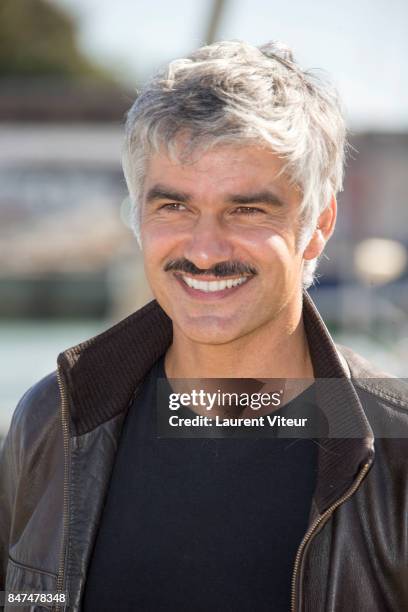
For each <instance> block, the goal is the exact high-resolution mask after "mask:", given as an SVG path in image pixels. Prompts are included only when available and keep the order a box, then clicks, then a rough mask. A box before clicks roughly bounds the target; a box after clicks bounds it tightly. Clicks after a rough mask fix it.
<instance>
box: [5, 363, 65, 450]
mask: <svg viewBox="0 0 408 612" xmlns="http://www.w3.org/2000/svg"><path fill="white" fill-rule="evenodd" d="M59 406H60V391H59V385H58V379H57V373H56V371H55V372H52V373H51V374H48V375H47V376H45V377H44V378H42V379H41V380H40V381H38V382H37V383H35V384H34V385H33V386H32V387H30V388H29V389H28V390H27V391H26V392H25V394H24V395H23V396H22V398H21V399H20V401H19V402H18V404H17V407H16V409H15V410H14V413H13V416H12V419H11V424H10V429H9V432H8V435H7V438H9V439H10V438H11V439H12V443H13V446H14V445H16V446H17V448H18V447H19V448H20V449H21V448H24V449H27V448H30V447H32V446H34V447H35V446H37V444H38V442H39V441H40V440H44V437H46V436H47V434H49V433H50V432H51V431H55V428H56V421H57V420H58V419H59Z"/></svg>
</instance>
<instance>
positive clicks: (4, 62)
mask: <svg viewBox="0 0 408 612" xmlns="http://www.w3.org/2000/svg"><path fill="white" fill-rule="evenodd" d="M407 22H408V4H407V3H406V2H405V0H387V1H386V0H360V1H359V2H355V1H352V0H343V1H342V2H341V3H338V2H334V1H332V0H314V2H313V3H304V2H302V1H301V0H294V1H292V2H288V3H282V2H273V1H270V0H251V1H249V0H215V1H214V0H193V1H191V0H173V1H172V2H167V1H166V0H150V2H136V1H134V0H116V2H111V1H110V0H53V1H52V0H2V2H1V4H0V143H1V146H0V296H1V299H0V364H1V367H0V435H1V433H4V431H5V430H6V428H7V427H8V424H9V420H10V417H11V414H12V411H13V409H14V408H15V405H16V403H17V401H18V399H19V398H20V397H21V395H22V394H23V393H24V391H25V390H26V389H27V388H28V387H29V386H30V385H32V384H33V383H34V382H35V381H36V380H38V379H39V378H41V377H42V376H44V375H46V374H48V373H49V372H50V371H52V370H54V369H55V367H56V357H57V355H58V353H59V352H61V351H62V350H64V349H66V348H68V347H69V346H72V345H74V344H76V343H77V342H79V341H81V340H84V339H86V338H88V337H91V336H93V335H95V334H97V333H99V332H100V331H102V330H104V329H106V328H107V327H109V326H110V325H112V324H113V323H114V322H116V321H118V320H120V319H121V318H123V317H125V316H126V315H128V314H130V313H131V312H132V311H134V310H135V309H137V308H138V307H140V306H141V305H143V304H144V303H145V302H146V301H148V300H149V299H150V293H149V290H148V288H147V286H146V283H145V280H144V276H143V266H142V262H141V256H140V253H139V251H138V247H137V244H136V240H135V239H134V237H133V235H132V233H131V231H130V230H129V228H128V225H127V219H128V208H129V202H128V200H127V191H126V186H125V182H124V178H123V175H122V171H121V166H120V152H121V144H122V135H123V122H124V115H125V112H126V110H127V109H128V108H129V107H130V105H131V103H132V100H133V99H134V97H135V92H136V89H137V87H138V86H140V85H141V84H142V83H143V81H144V80H145V79H146V78H147V77H148V76H149V74H151V73H152V72H153V71H154V70H156V69H157V68H158V67H159V66H160V65H162V64H163V63H165V62H167V61H168V60H170V59H173V58H175V57H177V56H183V55H185V54H186V53H188V52H190V51H191V50H192V49H194V48H196V47H198V46H200V45H201V44H203V43H205V42H213V41H214V40H219V39H232V38H234V39H244V40H247V41H249V42H251V43H253V44H262V43H265V42H266V41H268V40H271V39H273V40H281V41H284V42H286V43H287V44H289V45H290V46H291V47H292V48H293V50H294V52H295V57H297V59H298V60H299V62H300V63H301V65H302V66H304V67H308V68H319V69H320V68H322V69H324V70H325V71H326V72H328V73H329V75H330V77H331V79H332V81H333V82H334V83H335V85H336V86H337V87H338V89H339V90H340V92H341V94H342V97H343V100H344V103H345V107H346V112H347V121H348V125H349V128H350V137H349V140H350V142H351V144H352V149H351V155H349V159H348V164H347V170H346V182H345V190H344V192H343V193H342V194H341V196H340V198H339V221H338V226H337V230H336V233H335V235H334V237H333V238H332V240H331V241H330V243H329V245H328V247H327V249H326V254H325V256H324V258H323V260H322V262H321V265H320V268H319V279H318V283H317V284H316V287H314V288H313V289H311V294H312V296H313V298H314V300H315V301H316V302H317V304H318V306H319V308H320V310H321V312H322V314H323V316H324V318H325V320H326V322H327V323H328V325H329V328H330V330H331V332H332V333H333V334H334V336H335V338H336V340H337V341H339V342H342V343H344V344H347V345H349V346H351V347H352V348H354V349H355V350H357V351H359V352H360V353H361V354H363V355H365V356H366V357H368V358H369V359H371V360H372V361H373V362H374V363H376V364H378V366H379V367H381V368H383V369H385V370H387V371H389V372H391V373H393V374H395V375H397V376H401V377H405V376H407V371H408V365H407V364H408V266H407V249H408V82H407V79H406V74H407V58H408V37H407V36H406V31H407V25H408V23H407Z"/></svg>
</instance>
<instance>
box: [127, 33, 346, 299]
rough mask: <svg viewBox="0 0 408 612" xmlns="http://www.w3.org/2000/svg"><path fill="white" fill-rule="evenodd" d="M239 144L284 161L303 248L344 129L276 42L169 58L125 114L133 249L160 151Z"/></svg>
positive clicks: (187, 152)
mask: <svg viewBox="0 0 408 612" xmlns="http://www.w3.org/2000/svg"><path fill="white" fill-rule="evenodd" d="M180 135H182V136H183V145H184V146H183V151H182V153H180V151H179V150H177V147H176V138H177V137H178V136H180ZM245 143H248V144H257V145H262V146H266V147H268V148H270V149H272V150H273V151H274V152H275V153H277V155H279V157H281V158H282V159H284V160H285V167H284V170H285V172H287V174H288V176H289V177H290V178H291V180H292V181H293V184H295V185H297V186H298V187H299V189H300V190H301V193H302V201H301V206H300V219H301V231H300V236H298V248H304V247H305V246H306V245H307V243H308V241H309V240H310V237H311V236H312V234H313V231H314V229H315V227H316V223H317V219H318V217H319V214H320V213H321V212H322V211H323V210H324V209H325V208H326V207H327V206H328V205H329V203H330V199H331V197H332V196H333V195H336V193H337V192H338V191H340V190H341V189H342V181H343V162H344V151H345V124H344V119H343V115H342V111H341V107H340V102H339V99H338V95H337V92H336V91H335V89H334V88H333V87H332V86H331V85H330V84H328V83H327V82H325V81H323V80H322V79H319V78H318V77H317V76H316V75H315V74H313V73H312V72H311V71H304V70H302V69H301V68H300V67H299V65H298V64H297V63H296V62H295V61H294V59H293V56H292V53H291V51H290V50H289V49H288V48H287V47H285V46H284V45H282V44H281V43H274V42H270V43H268V44H266V45H263V46H261V47H253V46H252V45H250V44H248V43H245V42H241V41H223V42H218V43H214V44H212V45H208V46H205V47H202V48H200V49H198V50H197V51H195V52H194V53H192V54H191V55H189V56H188V57H187V58H185V59H178V60H175V61H173V62H171V63H170V64H169V65H168V66H167V67H166V68H165V69H164V70H162V71H160V72H159V73H158V74H157V75H156V76H155V77H153V79H152V80H151V81H149V82H148V83H147V84H146V85H145V86H144V88H143V89H142V90H141V92H140V94H139V95H138V97H137V99H136V101H135V103H134V104H133V106H132V108H131V109H130V111H129V113H128V116H127V121H126V130H125V146H124V151H123V170H124V174H125V178H126V182H127V185H128V189H129V193H130V198H131V202H132V213H131V217H132V227H133V230H134V232H135V234H136V237H137V238H138V241H139V244H140V208H141V206H140V200H141V196H142V192H143V184H144V174H145V168H146V163H147V160H148V158H149V155H151V154H152V153H153V152H156V151H158V150H159V149H160V148H161V147H163V146H164V147H165V149H166V151H167V152H168V154H169V155H170V156H172V157H173V158H177V156H178V158H179V159H180V155H182V158H183V161H186V160H187V159H189V157H190V156H191V155H192V153H193V152H194V151H197V150H200V151H203V150H206V149H208V148H210V147H213V146H216V145H226V144H227V145H228V144H229V145H242V144H245ZM316 265H317V259H315V260H312V261H305V262H304V269H303V286H304V287H308V286H310V285H311V284H312V283H313V279H314V272H315V269H316Z"/></svg>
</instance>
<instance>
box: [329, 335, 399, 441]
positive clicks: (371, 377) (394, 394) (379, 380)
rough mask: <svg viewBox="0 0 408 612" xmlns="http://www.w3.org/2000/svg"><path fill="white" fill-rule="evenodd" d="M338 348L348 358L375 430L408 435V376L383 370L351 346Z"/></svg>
mask: <svg viewBox="0 0 408 612" xmlns="http://www.w3.org/2000/svg"><path fill="white" fill-rule="evenodd" d="M337 348H338V350H339V351H340V353H341V354H342V356H343V357H344V359H345V360H346V361H347V365H348V367H349V369H350V375H351V379H352V382H353V386H354V388H355V389H356V391H357V393H358V396H359V398H360V401H361V403H362V406H363V408H364V411H365V412H366V415H367V417H368V419H369V421H370V425H371V426H373V428H374V430H375V433H377V435H380V436H390V437H399V436H400V437H408V379H402V378H397V377H396V376H393V375H391V374H389V373H388V372H384V371H382V370H380V369H379V368H377V367H376V366H375V365H373V364H372V363H371V362H370V361H368V360H367V359H366V358H365V357H362V356H361V355H359V354H357V353H355V352H354V351H353V350H352V349H350V348H348V347H345V346H342V345H337Z"/></svg>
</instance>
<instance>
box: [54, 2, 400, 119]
mask: <svg viewBox="0 0 408 612" xmlns="http://www.w3.org/2000/svg"><path fill="white" fill-rule="evenodd" d="M54 2H55V3H56V4H59V5H60V6H62V7H64V8H65V9H66V10H67V11H68V12H70V13H71V14H72V15H74V16H75V17H76V19H77V23H78V26H79V41H80V45H81V48H82V50H83V51H84V52H85V53H86V54H87V55H88V56H89V57H91V58H92V59H94V60H96V61H97V62H99V63H100V64H102V65H105V66H107V67H109V68H111V69H113V70H114V72H115V73H116V75H117V76H118V77H119V78H121V79H122V80H123V81H125V82H126V83H127V84H130V86H134V87H135V88H136V86H137V84H138V83H139V84H140V82H141V81H142V80H144V79H145V78H147V77H148V76H149V74H151V73H152V72H154V71H155V70H156V69H157V68H158V67H159V66H161V65H163V64H164V63H165V62H167V61H169V60H171V59H174V58H176V57H182V56H184V55H186V54H187V53H189V52H190V51H191V50H193V49H195V48H197V47H198V46H200V45H201V44H203V42H204V37H205V32H206V28H207V23H208V19H209V14H210V10H211V4H212V3H211V0H171V1H170V0H144V1H139V0H115V1H114V2H112V0H54ZM217 39H241V40H246V41H248V42H250V43H252V44H255V45H260V44H263V43H265V42H267V41H268V40H281V41H283V42H285V43H286V44H288V45H289V46H290V47H291V48H292V49H293V51H294V53H295V58H296V59H297V60H298V61H299V63H300V64H301V65H302V67H304V68H318V69H323V70H324V71H325V72H326V73H328V75H329V76H330V78H331V80H332V82H334V84H335V85H336V86H337V88H338V89H339V91H340V94H341V96H342V99H343V101H344V105H345V109H346V115H347V119H348V124H349V126H350V127H351V128H352V129H356V130H364V129H379V130H401V129H403V130H408V78H407V74H408V70H407V67H408V2H407V1H406V0H343V1H342V2H339V1H334V0H312V1H311V2H310V1H309V2H305V1H304V0H293V1H286V2H285V1H282V0H280V1H279V2H278V1H274V0H227V1H226V7H225V10H224V13H223V15H222V18H221V21H220V27H219V31H218V33H217Z"/></svg>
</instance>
